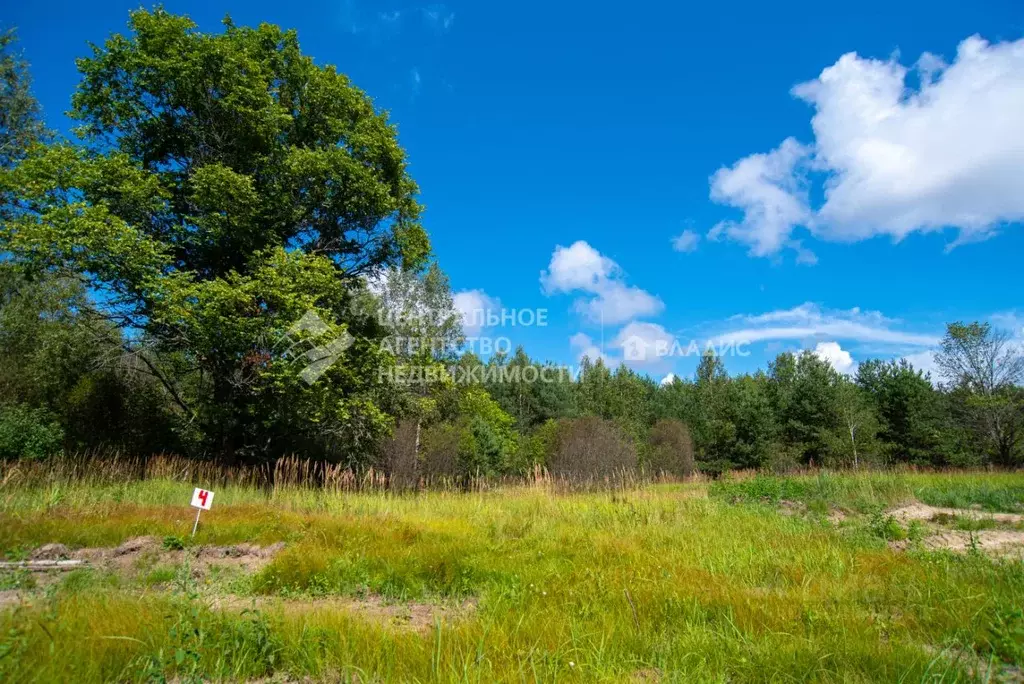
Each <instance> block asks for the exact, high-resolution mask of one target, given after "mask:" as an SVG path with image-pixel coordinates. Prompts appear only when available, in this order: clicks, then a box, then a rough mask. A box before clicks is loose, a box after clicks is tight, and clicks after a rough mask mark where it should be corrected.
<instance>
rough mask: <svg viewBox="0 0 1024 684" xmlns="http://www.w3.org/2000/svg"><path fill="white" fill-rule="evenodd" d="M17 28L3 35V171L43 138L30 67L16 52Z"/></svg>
mask: <svg viewBox="0 0 1024 684" xmlns="http://www.w3.org/2000/svg"><path fill="white" fill-rule="evenodd" d="M16 40H17V37H16V35H15V32H14V29H10V30H7V31H5V32H3V33H0V168H8V167H10V166H13V165H14V164H15V163H16V162H18V161H19V160H20V159H21V158H22V156H23V155H24V154H25V151H26V150H28V148H29V147H30V146H31V145H32V143H34V142H35V141H37V140H38V139H39V138H40V137H42V136H43V135H44V131H43V125H42V121H41V120H40V111H39V103H38V102H37V101H36V99H35V97H33V96H32V92H31V77H30V75H29V72H28V64H27V63H26V62H25V60H24V59H22V57H21V55H20V54H17V53H16V52H15V44H16Z"/></svg>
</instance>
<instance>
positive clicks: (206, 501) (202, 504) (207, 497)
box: [192, 487, 213, 511]
mask: <svg viewBox="0 0 1024 684" xmlns="http://www.w3.org/2000/svg"><path fill="white" fill-rule="evenodd" d="M192 506H193V507H194V508H199V509H202V510H204V511H208V510H210V509H211V508H213V492H211V491H210V490H208V489H200V488H199V487H196V491H194V492H192Z"/></svg>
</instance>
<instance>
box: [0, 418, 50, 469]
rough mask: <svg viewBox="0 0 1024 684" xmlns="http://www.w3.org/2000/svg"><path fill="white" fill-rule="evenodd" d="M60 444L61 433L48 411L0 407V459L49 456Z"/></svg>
mask: <svg viewBox="0 0 1024 684" xmlns="http://www.w3.org/2000/svg"><path fill="white" fill-rule="evenodd" d="M63 441H64V430H63V429H62V428H61V426H60V424H59V423H57V419H56V417H55V416H53V414H51V413H50V412H49V411H47V410H45V409H32V408H29V407H27V406H25V405H23V404H8V405H5V406H0V460H3V459H14V458H46V457H47V456H53V455H54V454H57V453H58V452H59V451H60V448H61V443H62V442H63Z"/></svg>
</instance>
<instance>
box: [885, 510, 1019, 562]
mask: <svg viewBox="0 0 1024 684" xmlns="http://www.w3.org/2000/svg"><path fill="white" fill-rule="evenodd" d="M889 515H891V516H892V517H893V518H894V519H895V520H897V521H898V522H901V523H904V524H905V523H908V522H911V521H915V520H916V521H920V522H924V523H926V524H927V526H928V529H929V530H930V531H931V532H932V533H931V534H930V535H929V536H927V537H925V538H924V539H923V540H921V546H923V547H924V548H926V549H930V550H933V551H939V550H944V551H953V552H955V553H965V552H967V551H970V550H972V549H977V550H979V551H982V552H985V553H987V554H989V555H993V556H1003V557H1010V558H1024V530H1010V529H1005V530H1001V529H986V530H978V531H974V532H968V531H966V530H951V529H949V528H948V527H945V526H943V524H942V523H945V522H947V521H949V520H952V519H955V518H965V519H970V520H992V521H994V522H996V523H1002V524H1009V525H1013V524H1018V523H1020V522H1022V521H1024V515H1020V514H1018V513H987V512H985V511H979V510H976V509H972V508H941V507H938V506H928V505H926V504H922V503H915V504H911V505H909V506H904V507H902V508H898V509H896V510H893V511H890V512H889ZM889 546H890V547H891V548H893V549H896V550H904V549H907V548H909V547H910V546H911V542H909V541H906V540H904V541H896V542H891V543H890V544H889Z"/></svg>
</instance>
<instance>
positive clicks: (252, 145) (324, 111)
mask: <svg viewBox="0 0 1024 684" xmlns="http://www.w3.org/2000/svg"><path fill="white" fill-rule="evenodd" d="M129 27H130V29H131V34H130V35H128V36H122V35H114V36H112V37H111V38H109V39H108V40H107V41H106V42H105V43H104V44H102V45H100V46H96V47H94V48H93V52H92V55H91V56H89V57H85V58H83V59H80V60H79V61H78V68H79V71H80V72H81V74H82V81H81V83H80V85H79V87H78V90H77V92H76V93H75V95H74V98H73V101H72V110H71V115H72V116H73V117H74V118H75V119H77V120H78V121H79V123H80V124H81V125H80V126H79V128H78V130H77V133H78V135H79V136H80V138H81V140H82V141H83V144H81V145H78V144H74V143H70V142H57V143H53V144H36V145H34V146H32V147H30V148H28V151H27V153H26V156H25V159H24V160H23V161H21V163H19V164H18V165H17V166H15V167H13V168H11V169H7V170H4V171H3V172H0V192H2V193H3V196H4V198H5V201H6V202H8V203H9V205H10V206H11V207H12V211H11V212H10V218H9V220H7V221H6V222H5V223H4V224H3V225H2V226H0V250H3V251H4V252H6V253H8V254H10V255H11V256H12V257H13V258H14V259H15V260H16V261H17V262H19V263H21V264H24V265H25V266H26V268H28V269H29V270H30V272H32V273H43V272H54V273H60V274H67V275H71V276H72V277H75V278H78V279H80V280H81V281H83V282H85V283H87V284H88V287H89V289H90V292H94V293H100V294H102V296H98V297H93V298H90V301H89V302H88V306H87V307H86V308H95V309H96V310H98V312H99V313H100V314H102V316H103V317H104V318H106V319H107V320H111V321H113V322H114V324H115V325H116V326H117V327H118V328H120V329H121V331H127V330H132V331H134V333H133V338H132V342H131V345H130V346H131V347H132V349H131V352H132V353H133V354H134V355H135V357H136V358H138V359H139V360H140V361H141V362H142V363H143V364H144V366H145V371H146V372H147V374H149V375H151V376H152V377H154V378H155V379H156V381H157V382H159V384H160V385H161V387H162V388H163V391H164V392H165V393H166V395H167V397H168V400H169V403H171V404H172V405H173V406H174V413H175V415H176V417H177V424H178V425H177V427H178V430H179V433H180V434H181V436H182V439H183V444H185V445H189V446H191V448H192V449H194V450H195V451H198V452H207V453H209V452H212V453H215V454H218V455H221V456H225V457H230V458H235V459H243V460H258V459H263V458H267V457H268V456H274V455H280V454H284V453H289V452H293V451H305V452H307V453H314V454H318V455H319V456H320V457H322V458H327V459H330V460H336V461H343V462H347V463H353V464H355V463H360V462H365V460H366V459H367V458H368V454H369V453H371V452H372V447H373V445H374V444H375V443H376V442H377V441H379V440H380V439H381V437H382V436H383V435H385V434H386V433H387V430H388V427H389V425H390V422H391V421H390V418H389V416H388V415H387V410H389V408H390V406H391V405H392V404H394V403H395V400H394V396H393V395H394V391H393V390H390V389H389V388H387V387H385V383H384V382H383V381H382V380H381V378H382V377H385V376H386V372H387V369H388V368H389V367H390V365H391V364H392V363H393V359H392V358H391V356H390V355H389V354H387V353H386V352H384V351H381V350H380V346H379V344H377V342H378V341H379V339H380V338H381V337H382V335H383V333H384V331H383V330H382V328H381V327H380V326H379V325H376V324H375V322H374V321H369V320H366V318H365V317H360V316H358V314H357V313H355V312H353V307H351V306H350V303H351V302H352V301H353V299H355V298H356V297H358V296H359V295H360V294H361V293H362V292H363V289H364V280H363V279H362V278H363V276H366V275H369V274H371V273H373V272H375V271H377V270H378V269H381V268H388V267H394V266H403V267H405V268H408V269H412V270H414V271H415V270H416V269H418V268H420V267H421V266H422V265H423V264H424V262H425V259H426V257H427V254H428V252H429V242H428V240H427V238H426V234H425V233H424V231H423V229H422V227H421V226H420V223H419V215H420V211H421V208H420V206H419V204H418V203H417V202H416V199H415V195H416V193H417V188H416V185H415V183H414V182H413V181H412V179H411V178H410V177H409V176H408V174H407V172H406V162H405V156H404V153H403V151H402V150H401V148H400V147H399V145H398V143H397V139H396V133H395V129H394V127H393V126H392V125H391V124H390V123H389V122H388V121H387V118H386V116H385V115H384V114H382V113H379V112H377V111H375V109H374V107H373V105H372V102H371V101H370V99H369V98H368V97H367V96H366V95H365V94H363V93H362V92H361V91H359V90H357V89H356V88H354V87H353V86H352V85H351V84H350V83H349V81H348V79H347V78H346V77H344V76H343V75H340V74H338V73H337V72H336V71H335V70H334V69H333V67H321V66H318V65H316V64H315V63H314V62H313V60H312V59H311V58H309V57H307V56H305V55H303V54H302V53H301V51H300V49H299V44H298V40H297V37H296V35H295V33H294V32H290V31H282V30H281V29H279V28H277V27H275V26H271V25H269V24H262V25H260V26H259V27H258V28H255V29H253V28H242V27H236V26H234V25H233V24H231V22H230V21H228V22H226V27H225V30H224V32H222V33H219V34H206V33H202V32H199V31H198V30H197V29H196V26H195V24H194V23H193V22H192V21H191V20H189V19H188V18H187V17H180V16H174V15H171V14H169V13H167V12H165V11H163V10H162V9H157V10H155V11H152V12H148V11H144V10H140V11H136V12H133V13H132V14H131V19H130V22H129ZM101 143H102V144H101ZM312 314H315V315H316V316H318V317H319V318H320V319H321V320H322V321H323V326H322V327H321V326H316V327H315V328H313V330H312V332H311V330H310V329H309V328H307V329H305V330H300V331H298V332H294V328H293V326H295V325H296V324H298V323H299V322H300V321H301V320H304V319H303V318H302V317H303V316H306V315H312ZM313 333H316V334H313ZM343 334H344V335H351V336H355V337H356V338H357V339H358V341H357V342H356V344H355V345H354V346H353V348H352V349H350V350H340V349H338V350H335V349H334V347H332V346H331V345H332V344H333V343H334V341H336V340H338V339H339V338H340V337H341V336H342V335H343ZM313 338H316V339H313ZM282 342H286V344H284V345H283V346H282V345H281V343H282ZM293 343H296V344H302V345H306V346H305V347H303V348H302V349H300V350H299V352H298V354H299V356H300V358H299V360H300V361H302V362H301V363H295V360H296V359H295V355H296V354H295V350H294V346H293ZM318 345H319V348H320V349H321V350H322V352H323V354H325V355H326V356H324V360H323V362H322V364H321V365H323V366H329V367H328V368H326V370H325V372H323V373H322V374H319V373H318V377H317V379H316V381H315V382H312V383H311V382H309V381H308V379H307V378H306V377H303V376H302V372H303V371H305V370H307V369H308V367H309V365H310V359H311V357H309V356H308V354H306V355H305V356H302V354H303V353H305V352H309V353H315V350H311V348H314V347H317V346H318ZM324 345H326V346H324ZM289 351H290V352H292V353H291V355H289V354H288V352H289ZM335 351H336V352H337V353H335ZM328 357H329V358H328ZM304 359H305V360H304Z"/></svg>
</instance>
